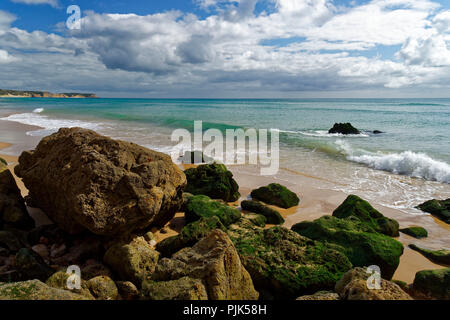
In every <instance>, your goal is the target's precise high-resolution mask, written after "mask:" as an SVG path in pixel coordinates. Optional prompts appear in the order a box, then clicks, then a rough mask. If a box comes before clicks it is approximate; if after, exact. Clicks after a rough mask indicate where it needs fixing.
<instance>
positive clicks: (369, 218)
mask: <svg viewBox="0 0 450 320" xmlns="http://www.w3.org/2000/svg"><path fill="white" fill-rule="evenodd" d="M333 216H334V217H337V218H341V219H342V218H347V217H350V216H353V217H356V218H358V219H359V220H360V221H361V222H362V223H364V224H366V225H368V226H370V227H371V228H373V229H374V230H375V231H377V232H380V233H383V234H385V235H388V236H391V237H398V236H399V233H398V231H399V230H398V229H399V224H398V222H397V221H395V220H394V219H389V218H386V217H385V216H383V214H381V213H380V212H379V211H378V210H376V209H375V208H374V207H372V206H371V205H370V203H369V202H367V201H365V200H363V199H361V198H360V197H358V196H355V195H349V196H348V197H347V199H345V201H344V202H343V203H342V204H341V205H340V206H339V207H337V208H336V210H334V211H333Z"/></svg>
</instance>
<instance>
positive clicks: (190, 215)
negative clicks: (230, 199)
mask: <svg viewBox="0 0 450 320" xmlns="http://www.w3.org/2000/svg"><path fill="white" fill-rule="evenodd" d="M213 216H215V217H217V218H219V220H220V222H222V224H223V225H224V226H226V227H227V226H229V225H230V224H232V223H234V222H236V221H238V220H239V219H240V218H241V212H240V211H239V210H238V209H236V208H232V207H230V206H228V205H226V204H223V203H220V202H218V201H215V200H211V199H210V198H209V197H207V196H204V195H198V196H194V197H191V198H189V201H188V203H187V205H186V212H185V217H186V220H187V221H188V222H192V221H197V220H199V219H200V218H202V217H204V218H209V217H213Z"/></svg>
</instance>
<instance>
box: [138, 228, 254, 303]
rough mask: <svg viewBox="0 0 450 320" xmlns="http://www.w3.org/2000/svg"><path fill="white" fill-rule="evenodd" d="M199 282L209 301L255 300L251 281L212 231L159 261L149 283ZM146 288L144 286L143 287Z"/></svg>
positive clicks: (220, 235) (219, 235)
mask: <svg viewBox="0 0 450 320" xmlns="http://www.w3.org/2000/svg"><path fill="white" fill-rule="evenodd" d="M183 277H189V278H192V279H199V280H201V281H202V283H203V284H204V286H205V288H206V292H207V295H208V298H209V299H210V300H256V299H258V296H259V295H258V292H256V290H255V288H254V286H253V281H252V278H251V277H250V275H249V273H248V272H247V270H246V269H245V268H244V266H243V265H242V263H241V260H240V259H239V254H238V253H237V251H236V248H235V247H234V245H233V243H232V242H231V240H230V238H229V237H228V236H227V234H226V233H225V232H223V231H221V230H218V229H217V230H214V231H212V232H211V233H210V234H209V235H208V236H206V237H205V238H203V239H202V240H200V241H199V242H197V244H195V245H194V246H193V247H192V248H185V249H182V250H181V251H179V252H177V253H175V254H174V255H173V256H172V258H171V259H168V258H163V259H161V260H160V261H159V263H158V265H157V267H156V269H155V272H154V273H153V276H152V280H153V281H171V280H178V279H181V278H183ZM143 287H146V285H143Z"/></svg>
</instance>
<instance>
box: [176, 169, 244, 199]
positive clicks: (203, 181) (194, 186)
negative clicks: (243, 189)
mask: <svg viewBox="0 0 450 320" xmlns="http://www.w3.org/2000/svg"><path fill="white" fill-rule="evenodd" d="M184 173H185V174H186V178H187V186H186V188H185V191H186V192H189V193H192V194H194V195H198V194H203V195H207V196H209V197H211V198H213V199H222V200H224V201H227V202H233V201H237V200H238V199H239V197H240V196H241V195H240V193H239V186H238V184H237V183H236V181H235V180H234V179H233V174H232V173H231V171H228V170H227V167H225V165H223V164H218V163H213V164H205V165H200V166H198V167H197V168H190V169H187V170H185V171H184Z"/></svg>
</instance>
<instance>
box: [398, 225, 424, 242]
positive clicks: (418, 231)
mask: <svg viewBox="0 0 450 320" xmlns="http://www.w3.org/2000/svg"><path fill="white" fill-rule="evenodd" d="M400 232H402V233H404V234H407V235H409V236H411V237H414V238H416V239H421V238H426V237H428V231H427V230H426V229H425V228H422V227H416V226H412V227H408V228H404V229H400Z"/></svg>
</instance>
